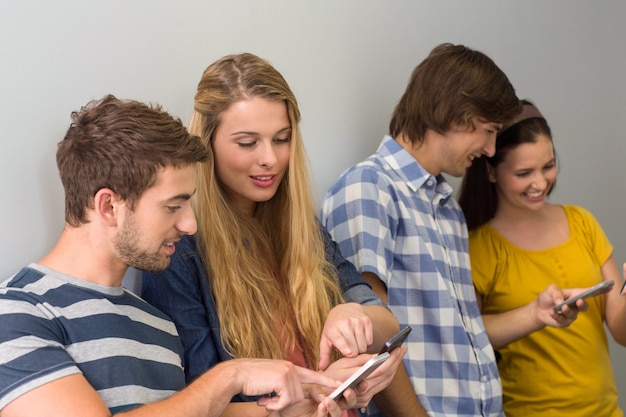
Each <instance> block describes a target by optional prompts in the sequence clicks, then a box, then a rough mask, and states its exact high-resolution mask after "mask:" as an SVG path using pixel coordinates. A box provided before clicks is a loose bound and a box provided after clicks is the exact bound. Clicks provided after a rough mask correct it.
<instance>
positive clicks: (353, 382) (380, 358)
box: [329, 352, 389, 401]
mask: <svg viewBox="0 0 626 417" xmlns="http://www.w3.org/2000/svg"><path fill="white" fill-rule="evenodd" d="M387 359H389V353H387V352H385V353H382V354H380V355H376V356H374V357H372V358H371V359H370V360H368V361H367V362H365V363H364V364H363V365H361V367H360V368H359V369H357V370H356V372H355V373H353V374H352V375H351V376H350V378H348V379H346V380H345V381H344V382H343V384H341V385H339V386H338V387H337V389H335V390H334V391H333V392H332V393H331V394H330V395H329V397H330V398H332V399H333V401H339V400H340V399H341V397H343V392H344V391H345V390H347V389H348V388H356V386H357V385H359V384H360V383H361V382H363V380H364V379H365V378H367V377H368V376H370V374H371V373H372V372H374V371H375V370H376V369H378V367H379V366H380V365H382V364H383V363H384V362H385V361H386V360H387Z"/></svg>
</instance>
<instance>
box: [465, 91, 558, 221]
mask: <svg viewBox="0 0 626 417" xmlns="http://www.w3.org/2000/svg"><path fill="white" fill-rule="evenodd" d="M522 104H523V105H524V107H527V106H532V107H534V105H533V104H532V103H531V102H530V101H528V100H522ZM537 113H538V112H537ZM538 114H539V113H538ZM540 135H545V136H547V137H548V138H550V141H552V131H551V130H550V126H549V125H548V122H547V121H546V119H544V118H543V117H529V118H525V119H523V120H521V121H518V122H517V123H515V124H513V125H511V126H509V127H507V128H506V130H503V131H502V132H500V133H499V134H498V137H497V139H496V152H495V154H494V155H493V156H492V157H491V158H488V157H486V156H484V155H483V156H482V157H480V158H477V159H475V160H474V162H473V163H472V166H471V167H469V168H468V169H467V171H466V172H465V176H464V177H463V182H462V183H461V189H460V190H459V204H460V206H461V208H462V209H463V213H464V214H465V220H466V221H467V228H468V229H469V230H474V229H476V228H478V227H480V226H482V225H483V224H485V223H487V222H489V220H491V219H493V217H494V216H495V215H496V210H497V209H498V194H497V192H496V187H495V184H494V183H492V182H491V181H489V174H488V165H491V166H492V167H494V168H495V167H497V166H498V165H499V164H500V163H501V162H502V161H503V160H504V158H506V155H507V154H508V153H509V152H510V151H511V150H512V149H515V148H516V147H518V146H519V145H521V144H523V143H535V142H537V138H538V137H539V136H540ZM553 148H554V146H553ZM554 157H555V158H556V151H555V152H554ZM555 184H556V182H555V183H553V184H552V188H550V190H549V191H548V195H549V194H550V193H551V192H552V190H554V185H555Z"/></svg>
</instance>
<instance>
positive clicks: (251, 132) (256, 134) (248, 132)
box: [230, 126, 291, 136]
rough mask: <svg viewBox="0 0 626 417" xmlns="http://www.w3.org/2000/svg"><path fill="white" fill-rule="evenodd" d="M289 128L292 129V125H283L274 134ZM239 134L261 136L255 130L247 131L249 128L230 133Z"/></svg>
mask: <svg viewBox="0 0 626 417" xmlns="http://www.w3.org/2000/svg"><path fill="white" fill-rule="evenodd" d="M288 130H291V126H287V127H283V128H282V129H280V130H279V131H277V132H276V133H274V135H278V134H281V133H283V132H286V131H288ZM238 135H249V136H260V135H259V132H253V131H247V130H240V131H237V132H233V133H231V134H230V136H238Z"/></svg>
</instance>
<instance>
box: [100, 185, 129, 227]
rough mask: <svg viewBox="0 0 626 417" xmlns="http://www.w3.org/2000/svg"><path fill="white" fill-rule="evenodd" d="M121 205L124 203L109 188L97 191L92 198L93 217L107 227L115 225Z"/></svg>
mask: <svg viewBox="0 0 626 417" xmlns="http://www.w3.org/2000/svg"><path fill="white" fill-rule="evenodd" d="M123 205H124V201H123V200H121V199H120V198H119V196H118V195H117V194H116V193H115V192H114V191H113V190H111V189H109V188H101V189H99V190H98V192H97V193H96V195H95V196H94V211H95V216H96V218H98V219H100V220H101V221H103V222H104V223H106V224H107V225H109V226H116V225H117V222H118V219H119V215H120V208H121V206H123Z"/></svg>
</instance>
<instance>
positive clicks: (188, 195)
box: [165, 190, 196, 203]
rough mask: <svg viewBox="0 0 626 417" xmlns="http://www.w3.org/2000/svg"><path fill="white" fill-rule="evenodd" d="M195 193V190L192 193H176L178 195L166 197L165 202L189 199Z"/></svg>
mask: <svg viewBox="0 0 626 417" xmlns="http://www.w3.org/2000/svg"><path fill="white" fill-rule="evenodd" d="M195 193H196V190H193V193H191V194H186V193H185V194H178V195H175V196H173V197H170V198H168V199H167V200H165V202H166V203H167V202H173V201H180V200H189V199H191V197H192V196H193V195H194V194H195Z"/></svg>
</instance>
